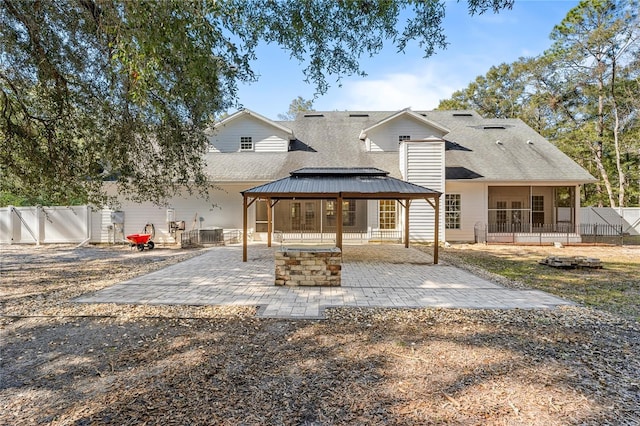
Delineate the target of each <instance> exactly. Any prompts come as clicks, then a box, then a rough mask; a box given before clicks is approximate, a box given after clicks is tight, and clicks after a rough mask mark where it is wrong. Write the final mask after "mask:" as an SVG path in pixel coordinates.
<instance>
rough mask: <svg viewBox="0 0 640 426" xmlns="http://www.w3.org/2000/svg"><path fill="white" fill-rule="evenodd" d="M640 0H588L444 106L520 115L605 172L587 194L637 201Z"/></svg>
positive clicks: (596, 200)
mask: <svg viewBox="0 0 640 426" xmlns="http://www.w3.org/2000/svg"><path fill="white" fill-rule="evenodd" d="M638 10H639V6H638V1H637V0H618V1H605V0H583V1H581V2H580V3H579V4H578V6H576V7H575V8H574V9H572V10H571V11H570V12H569V13H568V14H567V16H566V17H565V19H563V21H562V22H561V23H560V24H558V25H557V26H556V27H555V28H554V30H553V32H552V34H551V38H552V40H553V41H554V44H553V46H552V48H551V49H549V51H547V52H545V53H544V54H542V55H540V56H538V57H535V58H521V59H519V60H518V61H516V62H514V63H512V64H501V65H499V66H495V67H491V69H490V70H489V71H488V72H487V74H486V75H484V76H479V77H477V78H476V80H475V81H473V82H471V83H470V84H469V86H468V87H467V88H465V89H463V90H460V91H457V92H455V93H454V94H453V96H452V98H451V99H447V100H443V101H441V102H440V105H439V107H438V108H439V109H467V108H470V109H475V110H477V111H478V112H479V113H481V114H482V115H484V116H486V117H496V118H520V119H522V120H523V121H525V122H526V123H527V124H529V125H530V126H531V127H532V128H534V129H535V130H536V131H538V132H539V133H540V134H542V135H543V136H545V137H547V138H548V139H549V140H551V141H552V142H554V143H555V144H556V145H557V146H558V147H559V148H560V149H561V150H563V151H564V152H565V153H566V154H568V155H569V156H570V157H572V158H573V159H574V160H575V161H576V162H578V163H579V164H580V165H582V166H583V167H584V168H586V169H587V170H588V171H589V172H590V173H591V174H592V175H593V176H596V177H598V178H599V179H600V182H599V183H598V184H594V185H587V188H585V193H584V194H583V195H586V197H585V199H584V200H583V202H585V203H586V204H589V205H591V204H595V205H611V206H616V205H617V204H619V205H640V199H639V198H638V193H639V192H640V183H639V182H640V170H639V168H638V163H639V162H640V161H639V160H640V138H639V135H640V115H639V114H638V111H639V110H640V108H639V107H640V101H639V96H638V93H640V60H638V57H640V25H639V20H638Z"/></svg>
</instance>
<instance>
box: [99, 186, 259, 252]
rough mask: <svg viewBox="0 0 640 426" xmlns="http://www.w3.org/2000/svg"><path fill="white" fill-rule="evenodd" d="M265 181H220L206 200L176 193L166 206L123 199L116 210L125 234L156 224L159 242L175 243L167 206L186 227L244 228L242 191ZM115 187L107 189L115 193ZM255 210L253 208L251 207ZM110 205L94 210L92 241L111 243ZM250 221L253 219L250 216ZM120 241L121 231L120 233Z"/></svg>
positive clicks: (157, 241) (156, 241) (155, 239)
mask: <svg viewBox="0 0 640 426" xmlns="http://www.w3.org/2000/svg"><path fill="white" fill-rule="evenodd" d="M261 183H264V182H255V183H252V182H250V183H247V184H220V185H219V189H212V190H211V192H210V196H211V199H210V201H206V200H203V199H198V198H196V197H195V196H189V195H184V196H175V197H173V198H171V199H169V200H167V205H166V206H163V207H159V206H156V205H154V204H152V203H134V202H130V201H122V204H121V205H120V206H118V207H117V210H121V211H123V212H124V232H123V234H124V236H126V235H129V234H137V233H140V232H142V231H143V230H144V228H145V225H146V224H148V223H151V224H153V226H154V228H155V233H156V235H155V237H154V239H153V241H154V243H156V244H160V245H162V244H169V245H171V244H175V243H176V241H175V238H174V236H173V235H172V234H171V233H170V232H169V224H168V220H167V210H168V209H173V220H175V221H181V220H183V221H184V222H185V229H186V230H187V231H189V230H191V229H205V228H223V229H242V195H241V194H240V191H243V190H245V189H248V188H251V187H253V186H255V185H259V184H261ZM114 190H115V188H110V189H108V192H110V193H113V192H114ZM249 210H253V209H249ZM111 212H112V210H110V209H104V210H102V211H101V212H100V213H96V214H94V218H96V217H97V220H95V221H96V222H98V221H99V222H100V224H97V223H94V224H93V226H92V229H93V234H92V242H96V243H112V242H113V241H114V240H113V232H114V231H113V224H112V223H111ZM249 223H253V222H252V221H251V220H250V221H249ZM118 241H120V235H118Z"/></svg>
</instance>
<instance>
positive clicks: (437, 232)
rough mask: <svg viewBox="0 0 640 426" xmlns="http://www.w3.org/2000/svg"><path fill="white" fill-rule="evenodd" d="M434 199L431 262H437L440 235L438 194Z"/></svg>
mask: <svg viewBox="0 0 640 426" xmlns="http://www.w3.org/2000/svg"><path fill="white" fill-rule="evenodd" d="M435 199H436V207H435V209H436V223H435V235H434V236H433V264H434V265H437V264H438V248H439V246H440V243H439V241H438V237H439V236H440V194H438V196H436V197H435Z"/></svg>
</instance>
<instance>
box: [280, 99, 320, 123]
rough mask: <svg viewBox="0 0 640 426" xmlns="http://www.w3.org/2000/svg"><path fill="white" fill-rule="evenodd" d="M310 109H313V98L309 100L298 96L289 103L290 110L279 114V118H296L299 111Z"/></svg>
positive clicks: (287, 119)
mask: <svg viewBox="0 0 640 426" xmlns="http://www.w3.org/2000/svg"><path fill="white" fill-rule="evenodd" d="M309 111H313V100H312V99H309V100H307V99H304V98H303V97H302V96H298V97H297V98H295V99H294V100H292V101H291V103H290V104H289V110H288V111H287V112H286V113H285V114H278V119H280V120H283V121H290V120H295V118H296V115H298V113H300V112H309Z"/></svg>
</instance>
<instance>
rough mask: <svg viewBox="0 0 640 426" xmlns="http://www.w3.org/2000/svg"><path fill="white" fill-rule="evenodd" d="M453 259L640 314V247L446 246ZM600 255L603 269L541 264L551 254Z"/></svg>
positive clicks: (559, 293) (606, 307) (590, 302)
mask: <svg viewBox="0 0 640 426" xmlns="http://www.w3.org/2000/svg"><path fill="white" fill-rule="evenodd" d="M445 253H446V254H445V259H446V258H447V257H448V258H449V259H450V260H452V261H453V262H454V263H457V262H456V261H462V260H463V261H464V262H465V263H467V264H471V265H474V266H477V267H479V268H482V269H485V270H487V271H489V272H491V273H494V274H498V275H501V276H503V277H506V278H508V279H510V280H515V281H518V282H520V283H522V284H524V285H526V286H527V287H530V288H536V289H539V290H543V291H546V292H549V293H552V294H555V295H557V296H560V297H563V298H566V299H571V300H573V301H575V302H578V303H580V304H583V305H585V306H590V307H594V308H598V309H602V310H605V311H608V312H611V313H615V314H619V315H623V316H626V317H628V318H633V319H636V320H638V319H640V247H632V246H628V247H616V246H595V247H594V246H586V247H564V248H556V247H545V246H543V247H531V246H526V247H523V246H505V245H495V246H494V245H480V244H476V245H453V246H452V247H451V248H448V249H446V251H445ZM551 255H558V256H586V257H595V258H599V259H600V260H601V261H602V263H603V268H602V269H590V268H582V269H562V268H553V267H549V266H546V265H540V264H538V261H540V260H542V259H544V258H546V257H547V256H551Z"/></svg>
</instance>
